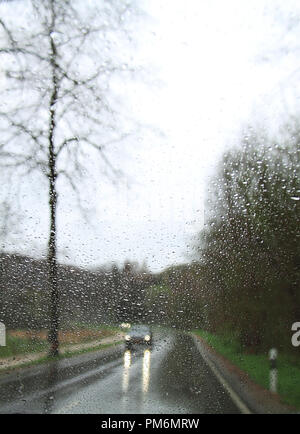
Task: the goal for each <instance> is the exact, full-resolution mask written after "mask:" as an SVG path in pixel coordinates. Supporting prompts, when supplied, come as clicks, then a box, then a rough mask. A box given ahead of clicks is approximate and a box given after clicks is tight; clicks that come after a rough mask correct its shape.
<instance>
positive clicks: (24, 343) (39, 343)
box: [0, 334, 48, 359]
mask: <svg viewBox="0 0 300 434" xmlns="http://www.w3.org/2000/svg"><path fill="white" fill-rule="evenodd" d="M47 348H48V343H47V342H46V341H44V340H42V339H30V338H20V337H13V336H10V335H9V334H7V337H6V346H5V347H0V359H1V358H4V357H13V356H16V355H21V354H28V353H38V352H40V351H45V350H46V349H47Z"/></svg>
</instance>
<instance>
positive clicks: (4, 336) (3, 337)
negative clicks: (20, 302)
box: [0, 322, 6, 347]
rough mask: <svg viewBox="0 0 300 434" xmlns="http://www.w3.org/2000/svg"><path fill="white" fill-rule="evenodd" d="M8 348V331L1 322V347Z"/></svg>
mask: <svg viewBox="0 0 300 434" xmlns="http://www.w3.org/2000/svg"><path fill="white" fill-rule="evenodd" d="M5 346H6V330H5V325H4V324H3V323H2V322H0V347H5Z"/></svg>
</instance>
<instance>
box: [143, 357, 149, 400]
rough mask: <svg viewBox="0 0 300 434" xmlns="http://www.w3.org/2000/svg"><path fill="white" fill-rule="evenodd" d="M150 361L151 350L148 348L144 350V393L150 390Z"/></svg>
mask: <svg viewBox="0 0 300 434" xmlns="http://www.w3.org/2000/svg"><path fill="white" fill-rule="evenodd" d="M150 362H151V351H150V350H149V349H147V350H145V351H144V357H143V376H142V389H143V393H144V394H146V393H147V392H148V388H149V382H150Z"/></svg>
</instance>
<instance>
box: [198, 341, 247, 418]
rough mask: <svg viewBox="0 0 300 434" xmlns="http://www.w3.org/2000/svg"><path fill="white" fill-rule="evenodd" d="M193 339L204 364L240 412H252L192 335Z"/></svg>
mask: <svg viewBox="0 0 300 434" xmlns="http://www.w3.org/2000/svg"><path fill="white" fill-rule="evenodd" d="M194 341H195V343H196V346H197V348H198V349H199V352H200V354H201V356H202V357H203V360H204V361H205V362H206V364H207V365H208V366H209V367H210V369H211V370H212V372H213V373H214V374H215V376H216V377H217V379H218V380H219V382H220V384H221V385H222V386H223V387H224V389H225V390H226V391H227V392H228V394H229V395H230V397H231V399H232V401H233V402H234V403H235V405H236V406H237V408H238V409H239V410H240V412H241V413H242V414H252V413H251V411H250V410H249V408H248V407H247V405H246V404H245V403H244V402H243V401H242V400H241V398H240V397H239V396H238V395H237V393H235V391H234V390H233V389H232V388H231V387H230V386H229V384H228V383H227V381H226V380H225V379H224V377H223V376H222V375H221V373H220V372H219V370H218V369H217V368H216V367H215V365H214V364H213V363H212V362H211V361H210V360H209V358H208V357H207V356H206V354H205V353H204V351H203V349H202V347H201V344H200V342H198V341H197V340H196V338H195V337H194Z"/></svg>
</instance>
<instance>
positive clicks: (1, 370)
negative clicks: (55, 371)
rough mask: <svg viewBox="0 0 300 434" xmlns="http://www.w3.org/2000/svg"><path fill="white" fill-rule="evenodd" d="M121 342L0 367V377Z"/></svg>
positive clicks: (119, 342)
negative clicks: (8, 366) (17, 370)
mask: <svg viewBox="0 0 300 434" xmlns="http://www.w3.org/2000/svg"><path fill="white" fill-rule="evenodd" d="M122 342H123V341H118V342H112V343H110V344H99V345H97V346H96V347H91V348H84V349H81V350H75V351H66V352H65V353H63V354H59V355H58V356H57V357H50V356H42V357H40V358H39V359H36V360H32V361H28V362H24V363H20V364H19V365H16V366H12V367H10V368H1V367H0V375H1V374H5V373H8V372H11V371H15V370H16V369H20V368H26V367H29V366H35V365H40V364H43V363H49V362H53V361H58V360H62V359H67V358H70V357H74V356H78V355H81V354H84V353H91V352H94V351H100V350H104V349H107V348H110V347H114V346H116V345H120V344H121V343H122Z"/></svg>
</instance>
